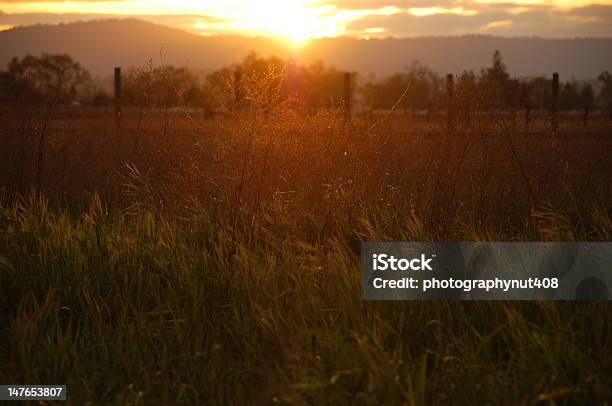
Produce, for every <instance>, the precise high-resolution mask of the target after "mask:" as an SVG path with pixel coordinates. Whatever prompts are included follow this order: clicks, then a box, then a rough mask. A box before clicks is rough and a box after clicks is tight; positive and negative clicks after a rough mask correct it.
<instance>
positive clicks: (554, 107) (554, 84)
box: [550, 72, 559, 133]
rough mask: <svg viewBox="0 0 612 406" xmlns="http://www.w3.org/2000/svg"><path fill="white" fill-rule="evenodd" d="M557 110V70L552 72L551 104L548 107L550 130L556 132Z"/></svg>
mask: <svg viewBox="0 0 612 406" xmlns="http://www.w3.org/2000/svg"><path fill="white" fill-rule="evenodd" d="M558 110H559V74H558V73H557V72H555V73H553V80H552V105H551V109H550V123H551V125H552V130H553V132H554V133H556V132H557V127H558V124H559V123H558V121H559V118H558V117H557V115H558Z"/></svg>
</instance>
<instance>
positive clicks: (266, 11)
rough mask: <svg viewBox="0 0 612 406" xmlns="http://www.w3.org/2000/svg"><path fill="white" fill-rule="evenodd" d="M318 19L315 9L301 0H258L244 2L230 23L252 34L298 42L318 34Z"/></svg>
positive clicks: (300, 43) (319, 22)
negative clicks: (242, 8)
mask: <svg viewBox="0 0 612 406" xmlns="http://www.w3.org/2000/svg"><path fill="white" fill-rule="evenodd" d="M321 23H322V22H321V21H320V20H319V16H318V15H317V10H315V9H312V8H309V7H308V4H307V2H306V1H304V0H280V1H277V0H258V1H253V2H252V3H251V2H249V3H248V5H245V7H244V10H242V12H241V13H239V15H237V16H235V17H234V21H233V22H232V23H230V24H231V25H233V26H235V27H236V28H239V29H242V30H246V31H250V32H252V33H255V34H263V35H271V36H275V37H280V38H284V39H286V40H288V41H289V42H290V43H291V44H293V45H295V46H299V45H302V44H304V43H305V42H307V41H308V40H309V39H311V38H315V37H318V36H321Z"/></svg>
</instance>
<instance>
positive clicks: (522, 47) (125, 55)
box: [0, 19, 612, 79]
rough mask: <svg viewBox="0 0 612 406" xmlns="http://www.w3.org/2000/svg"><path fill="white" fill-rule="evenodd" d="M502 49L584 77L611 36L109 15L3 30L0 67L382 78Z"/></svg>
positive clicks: (534, 69)
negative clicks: (298, 32)
mask: <svg viewBox="0 0 612 406" xmlns="http://www.w3.org/2000/svg"><path fill="white" fill-rule="evenodd" d="M496 49H499V50H500V51H501V53H502V55H503V58H504V62H505V63H506V65H507V67H508V70H509V71H510V72H511V73H512V74H513V75H516V76H532V75H550V74H552V72H559V73H560V75H561V77H562V78H569V77H575V78H577V79H589V78H594V77H596V76H597V75H598V74H599V73H600V72H601V71H603V70H612V38H573V39H544V38H506V37H494V36H485V35H468V36H449V37H417V38H385V39H356V38H345V37H340V38H324V39H316V40H311V41H309V42H307V43H306V44H304V45H303V46H301V47H294V46H291V45H289V44H288V43H285V42H284V41H282V40H280V39H275V38H264V37H246V36H229V35H228V36H209V37H206V36H200V35H197V34H193V33H189V32H187V31H182V30H179V29H175V28H170V27H167V26H163V25H159V24H154V23H150V22H145V21H141V20H137V19H108V20H97V21H85V22H76V23H69V24H59V25H33V26H25V27H17V28H14V29H10V30H6V31H2V32H0V68H2V67H4V66H6V64H7V63H8V61H9V60H10V59H11V58H12V57H15V56H18V57H22V56H24V55H26V54H33V55H39V54H42V53H45V52H46V53H67V54H69V55H71V56H72V57H73V58H74V59H75V60H77V61H78V62H80V63H81V64H82V65H83V66H84V67H86V68H87V69H89V70H90V71H91V72H92V73H93V74H94V75H95V76H98V77H106V76H110V75H111V74H112V69H113V67H114V66H126V67H127V66H145V65H146V64H147V63H148V61H150V60H152V61H153V64H155V65H158V64H166V65H176V66H187V67H190V68H192V69H196V70H201V71H209V70H213V69H217V68H219V67H222V66H225V65H229V64H232V63H235V62H238V61H240V59H241V58H243V57H244V56H245V55H246V54H248V53H249V52H251V51H254V52H256V53H257V54H259V55H261V56H272V55H274V56H278V57H282V58H293V59H295V60H296V61H298V62H299V63H305V64H307V63H311V62H313V61H315V60H322V61H323V62H325V63H326V64H329V65H334V66H336V67H338V68H339V69H343V70H351V71H356V72H359V73H360V74H362V75H365V76H369V75H375V76H377V77H381V76H384V75H388V74H391V73H393V72H397V71H399V70H401V69H403V68H404V67H406V66H408V65H410V64H411V63H412V62H413V61H415V60H418V61H419V62H420V63H422V64H424V65H427V66H429V67H430V68H432V69H433V70H435V71H436V72H438V73H440V74H444V73H460V72H462V71H464V70H475V71H478V70H480V69H481V68H482V67H484V66H487V65H489V63H490V60H491V56H492V54H493V52H494V51H495V50H496Z"/></svg>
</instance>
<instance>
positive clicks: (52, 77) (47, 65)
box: [0, 54, 91, 104]
mask: <svg viewBox="0 0 612 406" xmlns="http://www.w3.org/2000/svg"><path fill="white" fill-rule="evenodd" d="M90 81H91V79H90V75H89V72H88V71H87V70H85V69H84V68H82V67H81V65H79V64H78V63H77V62H75V61H74V60H72V58H71V57H70V56H68V55H49V54H43V55H42V56H41V57H36V56H32V55H27V56H25V57H23V58H22V59H19V58H13V59H12V60H11V61H10V62H9V64H8V69H7V71H6V72H3V73H2V75H1V80H0V86H1V87H2V92H0V93H1V94H2V95H3V99H4V100H5V101H17V100H25V101H30V102H44V103H46V104H67V103H70V102H74V101H76V100H77V96H78V91H79V89H80V88H82V87H84V86H85V85H86V84H88V83H89V82H90Z"/></svg>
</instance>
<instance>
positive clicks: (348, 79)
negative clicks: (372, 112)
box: [343, 72, 353, 118]
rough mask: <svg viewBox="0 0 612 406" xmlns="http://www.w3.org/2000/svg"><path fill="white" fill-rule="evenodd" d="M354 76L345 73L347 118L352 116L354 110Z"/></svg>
mask: <svg viewBox="0 0 612 406" xmlns="http://www.w3.org/2000/svg"><path fill="white" fill-rule="evenodd" d="M352 79H353V75H352V73H351V72H344V100H343V101H344V106H343V107H344V114H345V117H347V118H348V117H350V116H351V111H352V109H353V80H352Z"/></svg>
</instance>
